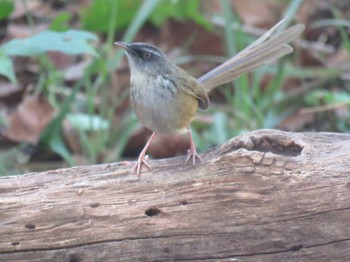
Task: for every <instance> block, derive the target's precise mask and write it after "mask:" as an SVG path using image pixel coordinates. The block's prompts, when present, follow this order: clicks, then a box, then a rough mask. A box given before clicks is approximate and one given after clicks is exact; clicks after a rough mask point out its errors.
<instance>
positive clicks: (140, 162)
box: [134, 132, 156, 177]
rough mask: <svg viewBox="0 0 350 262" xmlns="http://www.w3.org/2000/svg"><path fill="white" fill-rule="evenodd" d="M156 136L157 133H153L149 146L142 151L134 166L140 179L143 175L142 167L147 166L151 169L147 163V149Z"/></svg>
mask: <svg viewBox="0 0 350 262" xmlns="http://www.w3.org/2000/svg"><path fill="white" fill-rule="evenodd" d="M155 135H156V133H155V132H153V134H152V135H151V137H150V138H149V139H148V142H147V144H146V145H145V147H144V148H143V149H142V151H141V153H140V155H139V158H138V160H137V163H136V165H135V166H134V172H135V171H136V174H137V176H138V177H140V175H141V168H142V165H145V166H146V167H147V168H148V169H149V170H150V169H151V166H150V165H149V164H148V163H147V162H146V159H145V156H146V153H147V149H148V147H149V145H150V144H151V141H152V139H153V138H154V136H155Z"/></svg>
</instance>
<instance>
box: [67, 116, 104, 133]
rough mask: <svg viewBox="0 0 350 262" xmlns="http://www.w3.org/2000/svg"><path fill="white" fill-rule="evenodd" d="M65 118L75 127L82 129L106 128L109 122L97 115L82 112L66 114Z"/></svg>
mask: <svg viewBox="0 0 350 262" xmlns="http://www.w3.org/2000/svg"><path fill="white" fill-rule="evenodd" d="M67 120H68V121H69V122H70V123H71V124H72V126H73V127H74V128H75V129H79V130H84V131H99V130H107V129H108V128H109V123H108V121H107V120H105V119H103V118H102V117H100V116H98V115H89V114H83V113H75V114H68V115H67Z"/></svg>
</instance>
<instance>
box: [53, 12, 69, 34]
mask: <svg viewBox="0 0 350 262" xmlns="http://www.w3.org/2000/svg"><path fill="white" fill-rule="evenodd" d="M70 19H71V14H70V13H67V12H61V13H59V14H58V15H57V16H56V17H55V19H54V20H53V21H52V22H51V25H50V26H49V29H50V30H52V31H57V32H64V31H67V30H68V29H69V28H70V27H69V24H68V22H69V20H70Z"/></svg>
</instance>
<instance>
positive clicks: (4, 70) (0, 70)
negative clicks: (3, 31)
mask: <svg viewBox="0 0 350 262" xmlns="http://www.w3.org/2000/svg"><path fill="white" fill-rule="evenodd" d="M0 75H3V76H5V77H7V78H8V79H9V80H10V81H11V82H12V83H15V82H16V77H15V73H14V69H13V64H12V61H11V59H10V58H9V57H8V56H6V55H5V54H4V53H2V52H0Z"/></svg>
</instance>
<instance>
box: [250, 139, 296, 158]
mask: <svg viewBox="0 0 350 262" xmlns="http://www.w3.org/2000/svg"><path fill="white" fill-rule="evenodd" d="M252 141H253V142H254V148H253V149H252V150H256V151H260V152H272V153H274V154H276V155H282V156H299V155H300V154H301V151H302V150H303V147H302V146H300V145H298V144H296V143H294V142H293V141H288V142H286V143H282V142H281V141H278V140H275V139H273V138H270V137H263V138H262V139H259V140H254V139H253V138H252Z"/></svg>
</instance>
